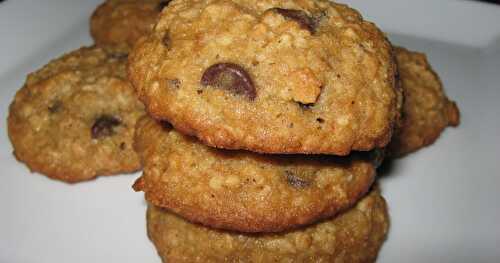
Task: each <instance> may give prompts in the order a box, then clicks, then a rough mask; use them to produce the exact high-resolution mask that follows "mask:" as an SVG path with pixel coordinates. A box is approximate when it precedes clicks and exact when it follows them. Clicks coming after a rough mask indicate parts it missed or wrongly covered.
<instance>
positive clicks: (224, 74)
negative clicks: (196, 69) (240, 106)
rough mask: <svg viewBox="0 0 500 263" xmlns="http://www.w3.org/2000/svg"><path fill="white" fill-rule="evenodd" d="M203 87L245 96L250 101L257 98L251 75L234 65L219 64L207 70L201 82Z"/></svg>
mask: <svg viewBox="0 0 500 263" xmlns="http://www.w3.org/2000/svg"><path fill="white" fill-rule="evenodd" d="M200 83H201V85H203V86H213V87H217V88H220V89H224V90H228V91H231V92H232V93H234V94H237V95H244V96H246V97H248V98H249V99H250V100H254V99H255V97H256V96H257V93H256V91H255V87H254V85H253V82H252V79H251V78H250V75H248V73H247V72H246V71H245V69H243V68H242V67H241V66H239V65H236V64H233V63H219V64H215V65H212V66H210V67H209V68H208V69H206V70H205V72H204V73H203V76H202V77H201V81H200Z"/></svg>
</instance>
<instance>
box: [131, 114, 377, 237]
mask: <svg viewBox="0 0 500 263" xmlns="http://www.w3.org/2000/svg"><path fill="white" fill-rule="evenodd" d="M135 148H136V150H137V152H138V153H139V155H140V156H141V158H142V160H143V165H144V171H143V175H142V177H140V178H139V179H138V180H137V181H136V183H135V184H134V189H135V190H136V191H144V192H145V195H146V199H147V200H148V201H149V202H151V203H152V204H154V205H156V206H160V207H165V208H168V209H169V210H171V211H173V212H175V213H177V214H180V215H181V216H183V217H185V218H187V219H189V220H191V221H193V222H199V223H202V224H204V225H207V226H211V227H214V228H222V229H229V230H235V231H241V232H278V231H283V230H286V229H291V228H294V227H298V226H301V225H306V224H311V223H313V222H315V221H317V220H319V219H323V218H327V217H330V216H333V215H335V214H336V213H338V212H339V211H341V210H344V209H346V208H348V207H350V206H352V205H353V204H354V203H355V202H356V201H357V200H359V199H360V198H361V197H362V196H363V195H364V194H365V193H366V192H367V191H368V189H369V188H370V186H371V185H372V182H373V180H374V177H375V169H376V167H375V164H374V163H375V162H376V160H375V159H376V158H375V157H377V155H376V154H371V153H358V154H352V155H351V156H349V157H334V156H313V155H284V156H279V155H261V154H256V153H253V152H247V151H236V150H218V149H215V148H211V147H208V146H206V145H204V144H202V143H200V142H199V141H197V140H196V139H195V138H193V137H188V136H186V135H182V134H181V133H179V132H177V131H175V130H173V129H171V128H170V126H169V125H167V124H165V123H164V124H160V123H159V122H156V121H154V120H153V119H151V118H149V117H145V118H143V119H141V120H139V122H138V125H137V128H136V139H135Z"/></svg>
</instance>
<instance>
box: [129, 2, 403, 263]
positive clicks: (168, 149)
mask: <svg viewBox="0 0 500 263" xmlns="http://www.w3.org/2000/svg"><path fill="white" fill-rule="evenodd" d="M128 70H129V79H130V80H131V82H132V84H133V86H134V87H135V88H136V90H137V92H138V95H139V98H140V100H141V101H142V102H143V103H144V104H145V106H146V110H147V112H148V115H149V116H147V117H145V118H143V119H141V120H140V121H139V123H138V125H137V128H136V138H135V146H136V147H135V148H136V150H137V152H138V154H139V155H140V156H141V158H142V162H143V169H144V170H143V175H142V176H141V177H140V178H139V179H138V180H137V181H136V183H135V184H134V189H135V190H137V191H143V192H145V196H146V199H147V201H148V202H149V203H150V208H149V209H148V233H149V236H150V238H151V240H152V241H153V243H154V244H155V246H156V248H157V250H158V252H159V254H160V256H161V257H162V259H163V260H164V261H165V262H221V261H229V262H284V261H294V262H334V261H339V262H368V261H373V260H375V258H376V256H377V253H378V250H379V248H380V246H381V244H382V241H383V240H384V238H385V235H386V233H387V229H388V215H387V209H386V206H385V202H384V200H383V199H382V197H381V196H380V194H379V193H378V190H377V189H374V188H372V186H373V182H374V180H375V175H376V168H377V166H378V165H379V164H380V162H381V160H382V159H383V156H384V150H382V148H383V147H385V146H386V145H387V144H388V143H389V141H390V139H391V136H392V133H393V128H394V127H395V125H396V124H397V123H398V121H399V117H400V112H401V106H402V105H401V101H402V100H401V97H402V95H401V91H400V89H399V88H397V85H396V64H395V62H394V61H393V53H392V46H391V45H390V43H389V42H388V41H387V39H386V38H385V37H384V35H383V33H382V32H380V31H379V30H378V29H377V28H376V27H375V26H374V25H373V24H371V23H368V22H366V21H364V20H363V19H362V18H361V16H360V15H359V14H358V13H357V12H356V11H354V10H352V9H350V8H348V7H346V6H344V5H339V4H335V3H332V2H328V1H316V0H309V1H296V0H290V1H282V2H279V3H277V2H274V1H270V0H269V1H267V0H265V1H262V0H261V1H256V0H248V1H232V0H222V1H172V2H170V3H169V5H168V6H167V7H166V8H165V9H163V12H162V14H161V16H160V17H159V19H158V21H157V24H156V25H155V27H154V30H153V31H152V32H151V33H150V34H149V35H148V36H147V37H145V38H143V39H141V40H139V42H138V43H137V44H135V46H134V48H133V51H132V52H131V54H130V55H129V68H128Z"/></svg>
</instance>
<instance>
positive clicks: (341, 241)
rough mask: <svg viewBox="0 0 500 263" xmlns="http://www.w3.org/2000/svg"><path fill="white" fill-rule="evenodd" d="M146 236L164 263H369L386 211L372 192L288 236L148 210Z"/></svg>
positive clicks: (386, 222)
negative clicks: (215, 225) (221, 226)
mask: <svg viewBox="0 0 500 263" xmlns="http://www.w3.org/2000/svg"><path fill="white" fill-rule="evenodd" d="M147 228H148V235H149V238H150V239H151V241H152V242H153V244H154V245H155V247H156V249H157V251H158V254H159V255H160V257H161V258H162V259H163V262H353V263H354V262H363V263H366V262H373V261H375V259H376V258H377V254H378V251H379V250H380V247H381V246H382V243H383V241H384V239H385V237H386V234H387V231H388V228H389V216H388V213H387V207H386V204H385V201H384V199H383V197H382V196H380V194H379V193H378V191H376V190H374V191H372V192H371V193H370V194H369V195H368V196H366V197H365V198H363V199H362V200H361V201H360V202H359V203H358V204H357V205H356V206H355V207H353V208H352V209H349V210H347V211H346V212H345V213H343V214H341V215H339V216H337V217H335V218H333V219H329V220H327V221H324V222H321V223H318V224H315V225H312V226H309V227H307V228H303V229H298V230H294V231H290V232H286V233H277V234H241V233H236V232H227V231H218V230H213V229H210V228H206V227H204V226H200V225H196V224H192V223H189V222H188V221H186V220H184V219H182V218H180V217H178V216H176V215H174V214H171V213H169V212H167V211H165V210H162V209H160V208H157V207H154V206H149V208H148V212H147Z"/></svg>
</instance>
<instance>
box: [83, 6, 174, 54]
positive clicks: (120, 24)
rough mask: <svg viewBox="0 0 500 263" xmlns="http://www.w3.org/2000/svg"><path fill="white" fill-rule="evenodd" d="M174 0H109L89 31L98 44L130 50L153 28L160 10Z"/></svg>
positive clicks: (101, 7) (101, 8) (95, 14)
mask: <svg viewBox="0 0 500 263" xmlns="http://www.w3.org/2000/svg"><path fill="white" fill-rule="evenodd" d="M170 1H171V0H107V1H106V2H104V3H102V4H101V5H99V6H98V7H97V9H96V10H95V11H94V13H93V14H92V17H91V18H90V34H91V35H92V38H94V41H95V42H96V44H97V45H99V46H102V47H106V48H111V49H112V50H113V51H118V52H123V53H128V52H129V50H130V49H131V48H132V47H133V46H134V44H135V42H137V40H138V39H139V38H141V37H142V36H145V35H147V34H149V33H150V32H151V30H152V29H153V26H154V24H155V22H156V18H157V16H158V14H160V12H161V10H162V9H163V8H164V7H166V6H167V5H168V3H169V2H170Z"/></svg>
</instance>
